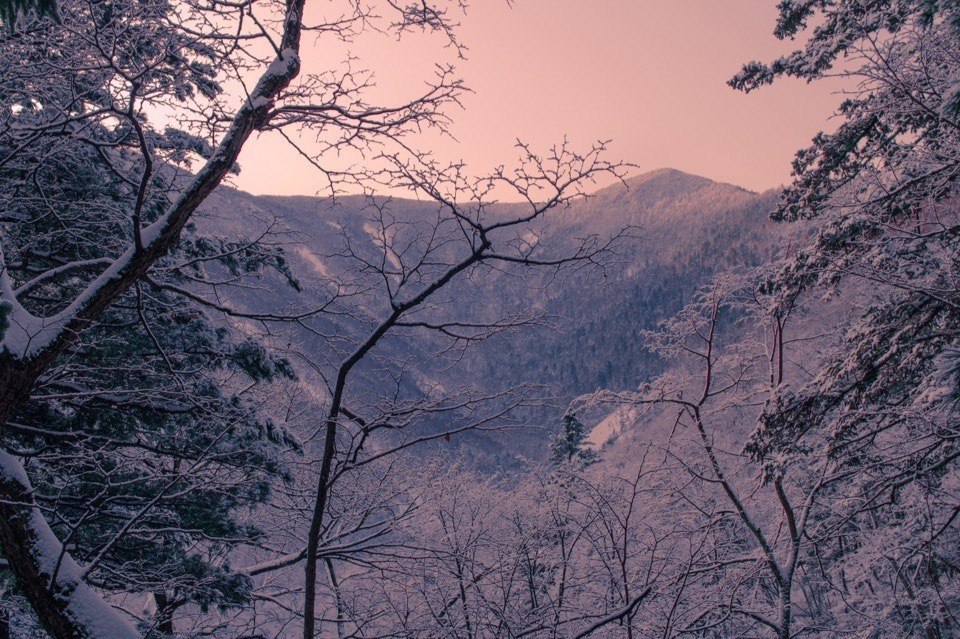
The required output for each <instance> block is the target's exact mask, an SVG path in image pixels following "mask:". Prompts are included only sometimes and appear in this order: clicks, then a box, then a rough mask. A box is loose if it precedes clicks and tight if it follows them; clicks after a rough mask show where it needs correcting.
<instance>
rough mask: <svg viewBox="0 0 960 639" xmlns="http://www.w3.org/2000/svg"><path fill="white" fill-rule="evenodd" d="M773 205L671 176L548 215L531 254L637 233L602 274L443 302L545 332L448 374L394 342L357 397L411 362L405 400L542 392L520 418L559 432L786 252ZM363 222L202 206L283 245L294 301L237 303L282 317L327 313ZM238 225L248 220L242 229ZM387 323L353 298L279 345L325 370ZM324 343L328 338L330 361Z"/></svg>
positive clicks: (404, 340)
mask: <svg viewBox="0 0 960 639" xmlns="http://www.w3.org/2000/svg"><path fill="white" fill-rule="evenodd" d="M776 198H777V193H776V192H774V191H769V192H766V193H754V192H751V191H748V190H745V189H742V188H740V187H737V186H733V185H730V184H723V183H719V182H714V181H711V180H709V179H707V178H703V177H699V176H694V175H689V174H686V173H682V172H680V171H676V170H672V169H661V170H658V171H653V172H650V173H646V174H643V175H640V176H636V177H632V178H630V179H628V180H626V182H625V183H624V184H617V185H615V186H611V187H607V188H604V189H601V190H599V191H597V192H595V193H593V194H592V195H590V196H589V197H587V198H585V199H582V200H579V201H576V202H575V203H573V204H571V205H570V206H569V207H566V208H564V209H562V210H559V211H556V212H555V213H554V214H553V215H552V216H551V221H550V222H549V223H548V224H545V225H544V226H543V227H542V228H538V230H537V231H538V234H539V237H538V243H539V244H540V245H545V246H555V247H563V246H566V245H572V243H574V242H575V241H576V238H582V237H586V236H592V235H596V236H600V237H608V236H610V235H613V234H616V233H617V232H618V231H620V230H622V229H624V228H630V229H632V234H633V235H635V237H634V238H632V239H630V240H628V241H626V242H624V243H622V244H621V245H620V248H619V250H618V257H617V259H616V260H614V262H613V263H612V264H610V265H609V266H608V267H607V268H606V269H604V270H600V269H586V270H580V271H576V272H574V273H571V274H567V275H564V276H561V277H554V276H553V274H538V275H534V274H525V275H524V276H523V277H522V278H521V277H509V276H508V275H506V274H502V273H498V272H492V273H489V274H488V275H487V277H485V279H484V280H483V281H482V282H481V283H480V284H479V286H476V287H464V288H462V289H456V290H455V292H454V293H453V295H452V296H451V297H450V298H449V299H448V300H447V306H448V307H449V312H451V313H453V314H454V315H458V316H459V315H463V316H469V315H470V313H472V312H477V309H481V310H482V311H484V312H489V313H493V314H511V313H518V312H522V311H526V310H529V309H531V308H533V309H537V310H538V311H539V312H541V313H542V314H543V315H544V317H545V318H546V319H547V325H544V326H534V327H532V328H530V329H526V330H523V331H520V332H511V333H508V334H502V335H496V336H494V337H491V338H489V339H488V340H486V341H484V342H482V343H480V344H479V345H478V346H476V347H475V348H473V349H471V350H470V351H468V353H467V355H466V356H465V357H463V358H462V359H461V360H460V362H459V365H458V367H456V368H449V367H448V366H447V365H446V364H447V362H445V361H443V360H442V359H441V360H438V359H437V358H435V357H432V355H431V354H432V353H434V352H435V351H436V349H438V348H439V345H438V344H437V343H436V342H433V341H431V340H430V338H418V337H417V336H416V335H414V334H402V335H399V336H398V337H396V338H394V339H391V340H387V341H386V342H384V343H383V344H382V345H381V346H378V349H382V350H381V352H383V353H384V354H385V357H383V358H381V359H380V360H378V361H377V362H371V364H370V365H369V366H367V367H366V369H365V370H364V371H363V372H362V374H363V375H364V376H365V381H364V382H362V384H364V385H365V387H367V388H369V389H370V392H371V393H373V392H375V391H374V390H373V389H376V388H378V386H380V385H382V384H383V381H384V380H383V377H382V371H378V368H377V367H378V366H384V364H383V362H389V361H395V360H404V361H418V362H420V365H419V366H418V367H417V371H416V374H411V375H408V377H409V379H408V380H407V381H406V382H405V383H407V384H411V385H412V387H413V389H414V390H415V389H416V387H420V388H426V387H428V386H431V385H434V384H436V383H438V382H440V381H443V382H444V383H454V382H456V383H469V384H472V385H474V386H476V387H478V389H479V390H481V391H484V392H493V391H495V390H497V389H500V388H505V387H509V386H513V385H518V384H524V383H528V384H530V383H532V384H538V385H542V387H543V388H544V391H543V394H544V395H545V396H550V397H552V398H553V399H552V401H550V402H547V403H546V405H544V406H542V407H540V408H538V409H536V410H530V411H528V413H527V415H526V417H527V419H529V420H531V421H533V422H534V423H537V424H541V425H544V426H548V427H554V426H555V425H557V424H559V421H560V416H561V415H562V412H563V410H564V408H565V406H566V405H567V403H568V402H569V401H570V400H571V399H572V398H574V397H576V396H577V395H579V394H582V393H586V392H590V391H594V390H597V389H599V388H610V389H615V390H620V389H628V388H635V387H636V386H638V385H639V384H641V383H643V382H644V381H645V380H647V379H649V378H650V377H652V376H654V375H657V374H659V373H660V372H661V371H662V368H663V366H662V363H661V362H660V361H659V360H658V358H657V357H656V356H655V355H653V354H652V353H650V352H648V351H647V350H646V349H645V348H644V345H643V342H642V340H641V339H640V338H639V337H638V333H639V331H641V330H644V329H650V328H655V327H656V325H657V323H658V322H660V321H661V320H663V319H665V318H667V317H670V316H671V315H673V314H674V313H675V312H676V311H678V310H679V309H680V308H681V307H682V306H683V304H684V302H685V301H686V300H688V299H689V298H690V295H691V294H692V293H693V292H694V291H696V289H697V288H698V287H700V286H702V285H704V284H705V283H706V282H707V281H708V280H709V279H710V278H711V276H712V275H713V274H715V273H717V272H718V271H719V270H722V269H725V268H727V267H730V266H737V265H739V266H755V265H758V264H760V263H761V262H763V261H764V260H765V259H767V258H768V257H769V256H770V255H771V254H772V252H773V251H774V250H775V249H776V247H777V246H778V245H780V243H781V237H780V235H781V231H780V228H778V227H777V226H776V225H775V224H773V223H772V222H770V221H769V220H768V217H767V216H768V213H769V211H770V210H771V209H772V208H773V206H774V204H775V201H776ZM377 206H378V207H379V209H377V214H378V215H382V213H381V212H380V211H381V210H384V211H387V214H388V215H389V216H390V218H391V219H392V220H396V221H400V222H410V223H411V224H413V223H415V221H416V220H423V219H429V216H431V215H434V216H435V215H436V205H435V204H433V203H428V202H419V201H415V200H403V199H390V200H386V199H382V200H379V201H378V202H377ZM506 207H507V208H508V207H509V205H506ZM371 211H372V209H371V202H370V200H368V199H365V198H362V197H358V196H355V197H343V198H338V199H337V200H336V201H335V202H334V201H331V200H329V199H324V198H315V197H304V196H295V197H278V196H253V195H250V194H247V193H243V192H240V191H236V190H233V189H230V188H221V189H220V190H219V191H218V192H217V193H215V195H214V197H213V198H211V200H210V202H209V203H208V206H207V209H206V210H205V215H204V218H205V221H204V222H203V223H208V224H214V225H217V226H218V227H219V229H218V230H219V231H220V232H223V231H227V232H228V233H234V234H236V235H238V236H244V235H247V236H249V235H253V234H256V233H258V232H260V229H266V228H268V227H270V228H272V229H273V230H274V232H275V233H277V234H278V237H279V238H280V240H278V241H282V242H284V243H285V244H286V245H287V246H286V254H287V257H288V259H289V261H290V264H291V266H292V269H293V271H294V272H295V273H297V274H298V277H300V278H302V280H303V281H302V292H301V293H296V292H295V291H293V290H292V289H289V288H288V287H286V286H284V285H282V283H281V282H280V281H279V280H277V281H276V282H274V283H273V285H267V286H265V287H264V288H262V289H258V290H255V291H249V292H245V293H242V294H240V296H239V298H237V299H235V300H234V301H235V302H237V303H239V304H240V305H242V306H246V307H247V308H254V307H256V308H258V309H261V310H263V309H268V310H280V309H288V308H293V307H297V306H298V305H299V307H309V306H312V305H319V304H321V303H323V301H324V299H325V295H326V293H327V291H329V288H328V286H329V283H328V282H326V278H327V277H329V276H330V275H331V274H332V273H336V272H339V271H341V270H344V269H345V268H348V267H345V266H344V265H343V264H341V263H340V261H341V259H342V258H341V257H338V255H337V254H338V253H341V252H342V246H343V242H344V240H345V239H349V241H350V242H351V246H352V248H353V249H354V250H355V251H357V252H358V253H363V254H371V255H373V254H375V252H376V250H377V249H376V232H375V231H374V230H373V229H372V228H371V221H370V220H371ZM237 220H243V226H238V225H237V222H236V221H237ZM294 299H296V300H297V302H294V301H293V300H294ZM383 310H384V307H383V306H382V302H377V301H376V300H375V299H372V300H366V299H363V298H358V299H357V301H356V303H355V304H354V306H353V307H352V311H351V313H350V315H349V317H323V316H321V317H320V318H318V319H316V320H313V324H312V325H311V326H310V327H309V330H308V329H307V328H304V327H300V328H297V329H296V330H294V331H293V332H292V333H291V334H290V335H287V336H285V337H284V339H285V340H288V343H290V344H291V349H292V350H296V349H299V350H301V351H303V352H305V353H306V354H307V357H306V358H304V359H305V360H307V359H309V360H313V363H314V364H317V363H329V362H332V361H335V360H336V358H337V357H338V353H340V354H343V353H346V352H347V351H348V350H349V344H351V343H352V341H351V340H352V339H354V338H355V337H357V336H360V335H362V334H363V333H364V331H366V330H369V327H370V326H371V322H372V321H373V318H375V317H376V316H377V315H378V314H379V313H382V312H383ZM438 312H442V311H438ZM330 336H335V338H334V342H335V344H334V347H333V348H331V343H330ZM338 340H339V341H340V342H342V348H341V350H337V347H336V342H337V341H338ZM281 341H282V340H281ZM301 363H303V362H301ZM313 368H316V366H315V365H314V366H313ZM317 396H318V397H322V396H323V391H322V390H318V392H317ZM544 438H545V435H544V433H543V432H542V431H533V432H531V431H520V432H516V433H514V434H512V435H510V436H509V437H508V438H504V437H499V438H491V437H488V436H480V435H475V436H472V437H470V436H467V437H464V438H462V445H465V446H471V447H475V448H479V449H482V450H483V451H484V452H485V453H487V454H489V455H491V456H492V458H493V459H495V460H497V463H502V462H503V461H504V460H505V459H506V458H508V457H510V456H512V455H517V454H520V455H526V456H534V457H538V456H540V455H541V454H542V453H543V449H544V446H543V442H544Z"/></svg>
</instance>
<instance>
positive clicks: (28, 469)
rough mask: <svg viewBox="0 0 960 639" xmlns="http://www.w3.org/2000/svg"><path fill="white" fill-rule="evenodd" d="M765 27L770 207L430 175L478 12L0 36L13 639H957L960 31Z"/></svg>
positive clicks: (459, 99)
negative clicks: (412, 79)
mask: <svg viewBox="0 0 960 639" xmlns="http://www.w3.org/2000/svg"><path fill="white" fill-rule="evenodd" d="M484 1H485V2H486V1H488V0H484ZM489 1H490V2H493V1H496V0H489ZM518 1H519V2H522V0H518ZM504 2H505V4H506V0H504ZM757 3H758V5H759V4H762V3H765V4H769V5H775V6H774V7H773V9H775V11H776V15H777V20H776V22H775V23H774V24H770V25H769V29H770V30H774V34H775V36H776V37H777V38H779V39H780V40H783V41H784V42H786V43H788V44H789V45H790V49H791V50H793V52H792V53H789V54H787V55H784V56H782V57H778V58H775V59H770V60H766V61H760V62H757V61H753V62H751V61H748V60H743V61H742V68H741V70H740V72H739V73H737V74H736V75H735V76H733V77H730V78H726V80H727V81H728V83H729V87H728V88H727V89H726V90H729V91H730V92H740V93H741V94H747V95H744V96H743V97H744V99H753V98H754V97H755V93H754V92H758V93H759V92H762V91H763V90H764V89H766V88H767V87H766V85H771V84H774V85H775V84H777V83H780V82H787V81H794V80H796V79H800V80H803V81H805V82H806V83H809V85H810V86H815V85H817V83H819V82H822V81H824V80H825V79H828V78H830V79H841V80H842V81H843V82H844V85H843V86H844V87H846V89H845V90H844V95H843V101H842V104H841V106H840V108H839V110H838V112H837V113H836V114H835V116H834V118H833V119H832V120H831V122H830V124H829V128H826V127H825V131H824V132H823V133H820V134H818V135H817V136H816V137H814V138H813V140H812V141H811V142H810V143H809V145H808V146H807V147H806V148H801V149H799V150H797V151H796V154H795V156H794V158H793V164H792V167H793V168H792V177H791V182H790V183H789V184H788V185H787V186H785V187H783V188H780V189H773V190H769V191H766V192H762V193H757V192H753V191H749V190H746V189H743V188H740V187H738V186H734V185H731V184H726V183H723V182H719V181H713V180H711V179H708V178H707V177H698V176H694V175H690V174H687V173H683V172H681V171H676V170H672V169H661V170H657V171H652V172H642V171H639V170H637V167H635V166H634V165H633V164H631V163H630V162H629V158H626V159H625V160H623V161H621V160H620V158H618V157H615V156H613V153H612V152H611V145H610V143H608V142H605V141H598V142H597V143H595V144H593V145H587V146H579V145H577V144H575V143H573V142H569V141H567V140H565V139H563V138H561V139H558V140H557V141H556V144H555V145H554V146H548V147H546V148H538V147H536V146H535V145H533V144H528V143H526V142H522V141H521V142H518V143H517V146H516V149H515V153H514V154H513V156H511V157H505V158H504V159H503V163H502V165H501V166H500V167H499V168H496V169H494V170H493V171H490V172H486V173H483V172H475V171H474V169H473V168H472V167H470V166H467V165H466V164H465V163H459V162H455V163H446V162H444V161H442V160H440V159H439V158H438V157H437V155H435V154H434V153H432V152H431V149H430V143H429V139H431V138H429V136H430V135H437V136H444V135H451V127H452V125H453V123H454V122H455V120H456V118H457V116H458V113H459V112H460V110H461V106H462V104H463V103H464V99H465V96H467V95H468V94H469V92H470V90H471V89H470V87H469V86H467V83H466V82H465V81H464V79H463V77H462V76H461V75H460V73H459V72H458V69H457V67H456V65H447V64H446V63H445V62H442V60H445V59H446V58H447V57H452V58H454V59H460V58H461V57H466V56H468V55H469V44H470V43H469V42H467V41H465V40H464V39H463V37H462V33H463V30H462V29H463V28H462V24H463V23H465V22H466V21H469V20H470V13H469V11H468V9H469V7H468V2H467V0H416V1H413V2H410V1H408V0H324V1H322V2H320V1H318V0H2V4H0V22H2V25H0V56H2V57H0V60H2V62H0V639H12V638H15V639H37V638H43V637H51V638H54V639H133V638H140V639H146V638H150V639H159V638H161V637H178V638H201V637H210V638H218V639H219V638H223V639H285V638H288V637H302V638H303V639H314V638H324V639H347V638H350V639H494V638H496V639H587V638H590V639H606V638H623V639H648V638H650V639H652V638H662V639H675V638H676V639H679V638H704V639H706V638H712V639H727V638H741V637H743V638H757V639H761V638H770V639H794V638H796V639H800V638H804V639H806V638H810V639H833V638H841V637H849V638H856V639H886V638H916V639H947V638H951V637H960V414H958V407H960V3H957V2H955V1H954V0H782V1H780V2H779V3H775V2H774V0H757ZM585 10H586V9H585ZM369 33H374V34H379V35H380V36H384V37H388V38H393V39H399V40H403V41H407V40H417V39H429V40H431V41H432V42H436V41H440V42H441V49H442V51H443V52H444V56H445V57H443V58H442V59H441V58H440V57H438V64H437V65H436V67H435V75H433V76H428V77H424V78H422V79H421V80H422V83H421V84H420V86H421V87H422V90H421V91H420V92H419V93H416V94H411V95H407V96H402V97H398V98H397V99H396V100H393V101H385V100H384V99H383V93H382V92H378V91H377V90H376V87H377V86H378V85H377V82H378V81H383V78H374V77H372V75H371V74H370V73H368V72H367V71H365V65H364V61H363V60H362V59H357V58H355V57H340V58H329V57H323V58H322V59H323V60H324V61H325V62H324V63H323V64H321V65H318V64H316V63H315V62H316V58H315V57H311V56H307V55H306V52H307V51H308V50H310V49H311V48H312V47H315V46H318V43H330V44H332V45H342V46H344V47H346V49H345V50H349V47H350V44H351V43H353V42H354V41H356V40H357V39H358V38H361V37H362V36H364V34H369ZM761 56H762V52H761V53H758V57H761ZM339 60H343V62H339ZM405 72H406V71H404V69H403V68H402V67H399V66H398V67H397V70H396V73H397V74H402V73H405ZM651 99H669V96H651ZM677 108H681V109H682V108H685V107H683V106H681V105H678V106H677ZM490 118H491V119H492V120H497V122H496V124H497V126H508V127H509V120H510V118H509V113H503V114H490ZM516 135H519V136H521V138H522V135H523V131H517V132H516ZM260 136H273V137H275V138H276V139H278V140H280V141H281V142H282V143H283V144H285V145H289V146H290V147H292V148H293V149H294V150H295V151H296V153H297V154H298V156H299V157H300V159H301V160H302V161H303V162H306V163H308V164H309V165H311V166H312V167H313V170H314V172H315V180H314V181H313V182H312V183H310V184H304V185H303V189H302V193H303V194H302V195H299V196H267V195H251V194H249V193H245V192H243V191H242V190H239V189H238V188H235V186H234V185H235V182H234V179H235V178H236V177H237V176H238V175H242V171H243V170H244V169H243V162H242V159H241V158H240V154H241V151H242V150H243V149H244V147H245V146H247V145H248V143H249V142H250V141H251V140H252V139H255V138H259V137H260ZM425 136H427V137H425ZM277 170H282V168H281V167H278V169H277Z"/></svg>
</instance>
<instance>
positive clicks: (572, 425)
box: [550, 413, 599, 466]
mask: <svg viewBox="0 0 960 639" xmlns="http://www.w3.org/2000/svg"><path fill="white" fill-rule="evenodd" d="M586 439H587V435H586V433H585V432H584V426H583V422H581V421H580V420H579V419H577V416H576V415H574V414H573V413H567V414H566V415H564V416H563V432H562V433H560V434H559V435H554V437H553V439H552V440H551V442H550V461H551V462H552V463H553V464H555V465H557V466H560V465H563V464H572V463H573V462H574V460H576V463H577V464H580V465H583V466H589V465H590V464H593V463H595V462H596V461H597V459H598V458H599V455H598V454H597V451H595V450H593V448H591V447H590V445H589V443H588V442H587V441H586Z"/></svg>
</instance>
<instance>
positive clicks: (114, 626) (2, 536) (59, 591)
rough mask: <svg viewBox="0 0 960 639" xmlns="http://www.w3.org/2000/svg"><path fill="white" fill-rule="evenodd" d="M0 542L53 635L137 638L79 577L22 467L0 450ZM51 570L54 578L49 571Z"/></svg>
mask: <svg viewBox="0 0 960 639" xmlns="http://www.w3.org/2000/svg"><path fill="white" fill-rule="evenodd" d="M0 546H3V549H4V553H5V555H6V558H7V562H8V563H9V565H10V571H11V572H12V573H13V575H14V578H15V579H16V583H17V588H18V589H19V591H20V593H21V594H23V596H24V597H26V598H27V600H28V601H29V602H30V604H31V606H32V607H33V610H34V612H35V613H36V615H37V617H38V618H39V619H40V623H41V624H42V625H43V627H44V629H45V630H46V631H47V632H48V633H49V634H50V636H51V637H53V639H108V638H109V639H139V638H140V634H139V633H138V632H137V631H136V629H135V628H134V627H133V624H131V623H130V622H128V621H127V620H126V619H124V618H123V617H121V616H120V614H119V613H118V612H117V611H116V610H114V609H113V607H111V606H110V605H109V604H108V603H107V602H106V601H104V600H103V598H102V597H101V596H100V594H99V593H98V592H96V591H95V590H94V589H93V588H91V587H90V586H88V585H87V584H86V583H85V582H84V580H83V570H82V569H81V568H80V566H78V565H77V564H76V562H74V561H73V558H72V557H70V556H69V555H68V554H66V553H64V552H63V546H62V544H61V543H60V541H59V540H58V539H57V538H56V536H55V535H54V533H53V530H51V529H50V526H49V525H48V524H47V521H46V519H44V517H43V513H42V512H41V511H40V509H39V508H38V507H37V503H36V501H34V498H33V487H32V486H31V485H30V482H29V480H28V479H27V474H26V472H24V469H23V466H22V465H21V464H20V462H19V461H17V459H16V458H14V457H13V456H12V455H10V454H9V453H7V452H6V451H3V450H0ZM57 567H59V568H58V569H57V572H56V578H55V579H54V578H53V577H54V570H55V569H56V568H57Z"/></svg>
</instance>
